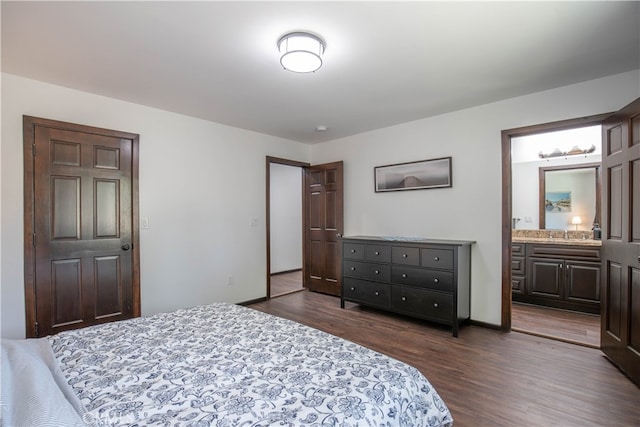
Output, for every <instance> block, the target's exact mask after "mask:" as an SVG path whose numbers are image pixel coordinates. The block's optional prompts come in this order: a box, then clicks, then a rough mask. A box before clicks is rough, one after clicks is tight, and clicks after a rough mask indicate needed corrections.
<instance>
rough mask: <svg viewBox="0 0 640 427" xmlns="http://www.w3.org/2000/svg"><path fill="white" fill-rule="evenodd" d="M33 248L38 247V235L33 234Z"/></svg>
mask: <svg viewBox="0 0 640 427" xmlns="http://www.w3.org/2000/svg"><path fill="white" fill-rule="evenodd" d="M33 246H34V247H35V246H36V233H33Z"/></svg>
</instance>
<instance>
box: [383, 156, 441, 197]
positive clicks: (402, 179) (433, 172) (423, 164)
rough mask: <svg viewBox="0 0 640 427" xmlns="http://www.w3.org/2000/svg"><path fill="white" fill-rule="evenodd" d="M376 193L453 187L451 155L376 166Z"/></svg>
mask: <svg viewBox="0 0 640 427" xmlns="http://www.w3.org/2000/svg"><path fill="white" fill-rule="evenodd" d="M373 172H374V176H375V177H374V178H375V189H376V193H381V192H385V191H403V190H423V189H428V188H445V187H451V157H443V158H440V159H431V160H420V161H417V162H408V163H396V164H394V165H386V166H376V167H375V168H374V171H373Z"/></svg>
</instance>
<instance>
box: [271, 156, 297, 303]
mask: <svg viewBox="0 0 640 427" xmlns="http://www.w3.org/2000/svg"><path fill="white" fill-rule="evenodd" d="M304 166H306V164H301V163H298V162H293V161H288V160H284V159H275V158H267V178H268V181H267V182H268V189H269V191H268V192H267V198H268V200H267V206H268V209H267V212H268V218H267V220H268V221H269V222H268V227H267V230H268V231H269V238H268V239H267V240H268V245H269V248H268V251H267V252H268V254H269V257H268V258H269V259H268V276H269V277H268V281H267V283H268V285H267V298H274V297H278V296H282V295H288V294H290V293H293V292H299V291H302V290H304V286H303V274H302V267H303V218H302V216H303V212H304V209H303V184H304V182H303V181H304V179H303V177H304Z"/></svg>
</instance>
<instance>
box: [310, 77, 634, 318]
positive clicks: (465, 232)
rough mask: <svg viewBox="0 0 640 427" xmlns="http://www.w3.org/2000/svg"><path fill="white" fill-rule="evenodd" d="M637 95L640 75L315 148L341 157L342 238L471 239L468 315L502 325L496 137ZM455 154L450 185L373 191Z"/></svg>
mask: <svg viewBox="0 0 640 427" xmlns="http://www.w3.org/2000/svg"><path fill="white" fill-rule="evenodd" d="M638 96H640V70H635V71H633V72H628V73H624V74H619V75H615V76H609V77H606V78H602V79H597V80H592V81H588V82H584V83H580V84H576V85H572V86H566V87H561V88H558V89H554V90H549V91H545V92H539V93H535V94H532V95H528V96H522V97H518V98H513V99H509V100H505V101H501V102H496V103H492V104H487V105H483V106H480V107H476V108H470V109H466V110H461V111H456V112H453V113H449V114H443V115H441V116H437V117H431V118H427V119H423V120H418V121H415V122H410V123H405V124H402V125H398V126H393V127H388V128H384V129H380V130H377V131H373V132H368V133H364V134H360V135H354V136H351V137H347V138H342V139H339V140H335V141H331V142H328V143H324V144H318V145H314V146H312V156H311V159H312V162H313V163H323V162H328V161H334V160H344V182H345V194H344V201H345V202H344V203H345V235H354V234H371V235H376V234H379V235H405V236H424V237H434V238H450V239H469V240H475V241H476V242H477V243H476V244H475V245H474V247H473V250H472V285H471V286H472V291H471V318H472V319H474V320H477V321H481V322H487V323H491V324H495V325H499V324H500V305H501V254H502V247H501V193H502V176H501V167H502V166H501V131H502V130H504V129H511V128H517V127H522V126H528V125H534V124H539V123H548V122H553V121H557V120H563V119H570V118H576V117H584V116H588V115H593V114H599V113H604V112H608V111H616V110H618V109H619V108H621V107H623V106H624V105H626V104H628V103H629V102H631V101H632V100H633V99H635V98H637V97H638ZM445 156H452V157H453V187H452V188H448V189H433V190H417V191H403V192H388V193H374V189H373V168H374V167H375V166H379V165H385V164H390V163H399V162H407V161H413V160H421V159H430V158H437V157H445Z"/></svg>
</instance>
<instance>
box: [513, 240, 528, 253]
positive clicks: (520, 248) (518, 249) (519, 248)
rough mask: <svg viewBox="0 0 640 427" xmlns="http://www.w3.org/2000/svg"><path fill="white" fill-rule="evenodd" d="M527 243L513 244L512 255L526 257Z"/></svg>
mask: <svg viewBox="0 0 640 427" xmlns="http://www.w3.org/2000/svg"><path fill="white" fill-rule="evenodd" d="M525 245H526V243H515V242H511V255H522V256H524V255H525Z"/></svg>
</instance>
